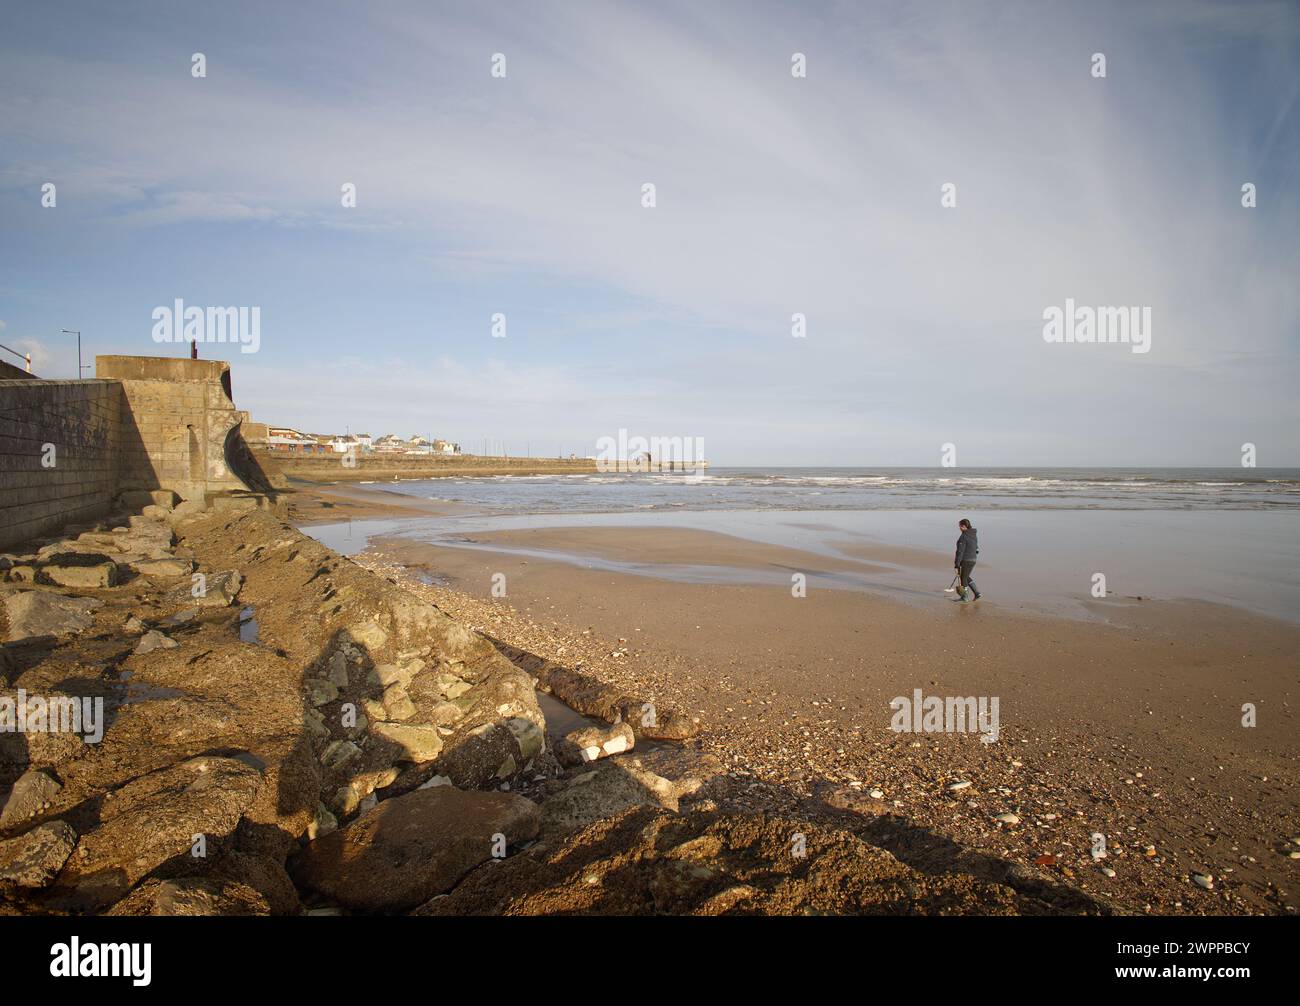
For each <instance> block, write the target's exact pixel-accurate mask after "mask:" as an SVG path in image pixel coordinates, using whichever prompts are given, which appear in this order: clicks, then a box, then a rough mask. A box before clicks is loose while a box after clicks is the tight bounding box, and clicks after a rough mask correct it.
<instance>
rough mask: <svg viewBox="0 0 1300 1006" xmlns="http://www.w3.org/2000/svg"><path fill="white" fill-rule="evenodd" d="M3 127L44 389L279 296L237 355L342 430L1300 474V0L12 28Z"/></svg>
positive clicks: (114, 11) (855, 458)
mask: <svg viewBox="0 0 1300 1006" xmlns="http://www.w3.org/2000/svg"><path fill="white" fill-rule="evenodd" d="M195 52H202V53H203V54H204V55H205V56H206V58H207V76H206V77H205V78H202V79H196V78H194V77H192V76H191V73H190V66H191V62H190V57H191V54H192V53H195ZM498 52H499V53H503V54H504V55H505V57H506V67H507V70H506V77H505V78H504V79H498V78H494V77H492V75H491V73H490V69H491V59H492V55H493V54H494V53H498ZM794 52H802V53H804V54H805V55H806V58H807V68H808V69H807V77H806V78H803V79H796V78H794V77H792V76H791V74H790V60H791V54H792V53H794ZM1095 52H1101V53H1104V54H1105V56H1106V70H1107V75H1106V77H1105V78H1104V79H1097V78H1094V77H1093V76H1092V75H1091V72H1090V70H1091V65H1092V64H1091V58H1092V54H1093V53H1095ZM0 95H2V96H3V97H2V98H0V323H2V325H3V327H0V343H4V344H5V345H8V346H12V347H15V348H20V349H24V350H28V349H29V350H31V351H32V352H33V355H34V359H35V360H36V363H37V368H36V369H37V371H38V372H39V373H40V374H41V375H42V376H47V377H71V376H74V374H75V371H76V346H75V339H73V338H71V337H69V336H64V335H60V334H58V333H59V330H60V329H62V328H72V329H77V328H79V329H81V330H82V332H83V338H84V341H85V346H86V352H87V355H88V356H89V355H93V354H94V353H132V354H148V355H152V354H156V353H159V352H184V351H185V350H184V349H183V347H179V346H159V345H157V344H155V343H154V342H153V341H152V339H151V337H150V332H151V329H152V318H151V312H152V311H153V309H154V308H155V307H157V306H159V305H169V304H171V303H172V301H173V300H175V299H176V298H178V297H179V298H183V299H184V300H185V302H186V303H187V304H193V305H205V306H214V305H220V306H224V305H234V306H258V307H260V309H261V315H262V331H261V348H260V351H259V352H257V353H250V354H240V353H238V352H232V351H231V347H215V346H203V347H201V352H202V353H203V355H215V356H223V357H224V358H227V359H230V360H231V362H232V366H233V384H234V391H235V398H236V402H237V404H238V405H239V406H240V407H241V408H245V409H248V410H250V411H251V412H252V414H253V416H254V418H256V419H258V420H263V421H268V422H272V423H277V424H280V423H283V424H288V425H295V426H299V427H301V428H306V429H310V430H313V431H320V432H332V431H335V430H341V429H343V428H344V427H345V426H348V427H350V428H351V429H352V430H353V431H358V430H366V431H369V432H371V433H372V434H376V435H378V434H380V433H384V432H389V431H395V432H398V433H402V434H410V433H413V432H420V433H423V434H425V435H431V436H441V437H446V438H449V439H454V440H459V441H461V442H462V443H463V445H464V446H465V447H466V448H467V449H473V450H477V449H479V448H480V447H481V445H482V443H483V439H484V438H488V439H489V440H490V441H492V442H493V443H494V444H495V445H496V446H498V447H500V446H502V445H504V447H505V448H507V449H508V450H509V451H510V452H511V453H523V452H524V450H525V446H526V445H528V447H529V448H530V449H531V451H532V452H533V453H534V454H538V453H555V452H557V451H559V450H561V449H562V450H564V451H565V452H566V453H567V452H569V451H576V452H577V453H579V454H589V453H594V451H595V444H596V441H597V439H598V438H599V437H602V436H616V435H617V432H618V430H619V428H626V429H628V430H629V431H630V432H631V433H632V434H633V435H636V434H641V435H644V436H664V437H668V436H683V437H685V436H692V437H697V438H703V439H704V442H705V446H706V453H707V454H708V456H709V457H710V459H711V460H712V461H713V462H714V463H715V464H744V465H754V464H815V465H827V464H842V465H853V464H862V465H935V464H938V463H939V456H940V450H941V446H942V445H943V444H944V443H948V442H951V443H954V444H956V448H957V460H958V463H959V465H970V466H975V465H1050V466H1056V465H1075V464H1077V465H1093V464H1096V465H1107V464H1109V465H1124V464H1132V465H1161V464H1165V465H1193V464H1202V465H1235V464H1237V463H1238V459H1239V456H1240V448H1241V444H1242V443H1243V442H1247V441H1249V442H1252V443H1255V444H1256V445H1257V449H1258V457H1259V463H1260V464H1261V465H1263V466H1290V465H1300V436H1297V434H1296V430H1297V429H1300V404H1297V403H1300V395H1298V394H1297V393H1296V387H1297V380H1298V379H1300V104H1298V102H1297V98H1298V97H1300V5H1297V4H1295V3H1292V2H1260V3H1225V4H1215V3H1208V2H1203V0H1187V2H1178V3H1168V4H1162V3H1144V4H1128V3H1122V4H1091V3H1090V4H1052V3H1024V4H1015V3H1002V4H989V5H985V4H980V3H971V2H961V3H953V4H938V3H917V4H902V3H870V4H868V3H857V4H850V3H844V4H839V3H821V4H818V3H799V4H795V3H790V4H762V3H750V4H740V3H721V2H720V3H709V4H699V3H680V4H678V3H655V4H648V3H646V4H630V3H613V2H610V3H594V2H593V3H536V2H530V3H519V4H515V3H421V4H402V3H383V4H355V5H345V4H331V3H313V4H310V5H307V4H289V3H285V4H274V5H270V4H245V3H237V2H236V3H223V4H220V5H214V4H204V5H200V4H186V3H93V4H92V3H82V4H72V3H58V2H53V3H44V4H40V5H23V6H21V7H19V6H17V5H15V6H13V7H11V8H10V9H8V10H6V13H5V31H4V32H3V33H2V34H0ZM46 182H53V183H55V184H56V185H57V198H58V202H57V206H56V207H54V208H44V207H42V206H41V186H42V184H44V183H46ZM344 182H353V183H355V184H356V186H357V192H358V194H357V206H356V208H353V209H345V208H343V207H342V206H341V205H340V186H341V185H342V184H343V183H344ZM645 182H653V183H654V185H655V186H656V190H657V192H656V194H657V205H656V207H655V208H654V209H645V208H643V207H642V205H641V186H642V184H643V183H645ZM945 182H952V183H954V184H955V185H956V186H957V206H956V207H955V208H952V209H946V208H944V207H942V206H941V205H940V187H941V186H942V185H943V184H944V183H945ZM1244 182H1253V183H1254V184H1255V185H1256V186H1257V189H1258V203H1259V205H1258V207H1257V208H1255V209H1244V208H1243V207H1242V206H1241V201H1240V200H1241V185H1242V184H1243V183H1244ZM1066 298H1073V299H1074V300H1075V301H1076V302H1078V303H1080V304H1090V305H1117V306H1121V305H1122V306H1127V305H1134V306H1138V305H1145V306H1150V307H1151V309H1152V317H1153V333H1152V346H1151V351H1150V353H1148V354H1144V355H1139V354H1134V353H1131V352H1130V351H1129V347H1127V346H1122V345H1054V344H1048V343H1046V342H1045V341H1044V340H1043V338H1042V327H1043V320H1042V318H1043V311H1044V309H1045V308H1047V307H1049V306H1053V305H1056V306H1060V305H1063V304H1064V302H1065V299H1066ZM497 312H501V313H504V314H505V315H506V318H507V326H508V328H507V337H506V338H505V339H493V338H492V337H491V330H490V318H491V316H492V315H493V314H494V313H497ZM796 312H798V313H802V314H804V315H806V317H807V324H808V334H807V337H806V338H804V339H795V338H792V337H791V331H790V330H791V316H792V315H793V314H794V313H796ZM219 349H223V350H224V352H217V351H216V350H219Z"/></svg>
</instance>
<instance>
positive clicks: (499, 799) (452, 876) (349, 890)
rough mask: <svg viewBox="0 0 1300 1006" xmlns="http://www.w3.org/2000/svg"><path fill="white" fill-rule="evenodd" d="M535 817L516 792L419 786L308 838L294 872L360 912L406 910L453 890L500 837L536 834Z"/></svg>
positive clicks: (512, 839)
mask: <svg viewBox="0 0 1300 1006" xmlns="http://www.w3.org/2000/svg"><path fill="white" fill-rule="evenodd" d="M538 823H539V814H538V809H537V805H536V804H534V803H532V802H531V801H529V800H525V799H524V798H523V797H520V796H516V795H515V794H513V793H479V792H465V791H463V790H458V789H454V788H452V787H450V786H438V787H435V788H432V789H422V790H416V791H414V792H412V793H407V794H406V795H405V796H400V797H396V798H394V799H392V800H385V801H383V802H382V803H380V804H379V806H377V807H376V808H375V809H374V810H371V811H370V812H368V813H366V814H363V815H362V816H361V817H359V818H357V820H356V821H354V822H353V823H352V824H350V825H348V826H347V827H346V828H343V829H342V830H340V831H336V832H334V833H333V834H330V835H326V836H324V837H323V838H318V839H316V841H314V842H312V843H310V844H309V845H308V846H307V847H306V848H305V849H304V850H303V852H302V855H301V856H300V857H299V858H298V861H297V862H296V863H295V864H294V869H293V874H294V877H295V879H296V880H297V881H298V883H299V885H300V886H305V887H308V888H310V889H312V890H314V891H319V892H320V893H322V894H324V895H326V896H328V897H330V898H333V899H334V900H336V901H338V902H340V903H341V904H344V905H346V906H348V907H349V908H353V909H356V910H358V911H368V912H401V911H406V910H408V909H411V908H414V907H415V906H416V905H419V904H422V903H423V902H425V901H427V900H428V899H429V898H432V897H433V896H434V895H436V894H441V893H443V892H445V891H448V890H450V889H451V888H452V887H453V886H454V885H455V884H456V882H457V881H458V880H460V878H461V877H463V876H464V875H465V874H466V873H468V872H469V871H470V870H472V869H473V868H474V867H475V866H477V865H478V864H480V863H482V862H484V861H486V860H488V859H490V858H492V857H493V853H494V851H500V849H501V846H502V840H503V839H504V843H505V844H508V845H516V844H518V843H520V842H523V841H527V840H528V839H531V838H533V837H534V836H535V835H536V834H537V829H538Z"/></svg>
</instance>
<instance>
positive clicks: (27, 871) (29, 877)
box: [0, 821, 77, 890]
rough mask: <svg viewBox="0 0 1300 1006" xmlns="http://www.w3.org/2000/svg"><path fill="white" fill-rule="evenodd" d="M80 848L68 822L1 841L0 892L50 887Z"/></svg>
mask: <svg viewBox="0 0 1300 1006" xmlns="http://www.w3.org/2000/svg"><path fill="white" fill-rule="evenodd" d="M76 844H77V833H76V832H75V831H74V830H73V829H72V826H71V825H70V824H68V823H67V822H66V821H48V822H46V823H45V824H42V825H40V826H38V827H36V828H33V829H32V830H31V831H28V832H25V833H24V834H22V835H19V836H18V837H17V838H11V839H7V840H5V841H0V888H4V887H19V888H26V889H29V890H30V889H36V888H41V887H47V886H48V885H49V884H50V882H51V881H53V880H54V878H55V877H56V876H58V873H59V870H61V869H62V868H63V864H64V863H66V862H67V861H68V857H69V856H70V855H72V849H73V847H74V846H75V845H76Z"/></svg>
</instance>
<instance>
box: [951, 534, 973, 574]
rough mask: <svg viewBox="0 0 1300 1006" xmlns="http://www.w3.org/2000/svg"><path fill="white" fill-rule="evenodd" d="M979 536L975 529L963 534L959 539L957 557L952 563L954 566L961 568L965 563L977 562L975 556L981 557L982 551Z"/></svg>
mask: <svg viewBox="0 0 1300 1006" xmlns="http://www.w3.org/2000/svg"><path fill="white" fill-rule="evenodd" d="M977 534H978V532H977V531H976V530H975V528H970V529H969V530H966V531H963V532H962V533H961V537H960V538H958V539H957V556H956V558H954V559H953V561H952V564H953V565H954V566H960V565H961V564H962V563H963V562H974V561H975V556H977V555H979V551H980V546H979V539H978V538H977Z"/></svg>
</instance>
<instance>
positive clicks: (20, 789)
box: [0, 769, 63, 828]
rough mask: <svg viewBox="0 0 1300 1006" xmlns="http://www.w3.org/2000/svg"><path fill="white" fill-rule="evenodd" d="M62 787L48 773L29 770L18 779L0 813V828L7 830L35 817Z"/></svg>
mask: <svg viewBox="0 0 1300 1006" xmlns="http://www.w3.org/2000/svg"><path fill="white" fill-rule="evenodd" d="M62 789H63V787H62V786H61V785H59V782H58V780H56V779H55V778H54V777H53V776H52V775H50V774H49V773H48V772H43V771H41V770H40V769H29V770H28V771H26V772H24V773H23V774H22V775H21V776H19V777H18V780H17V782H15V783H14V785H13V789H12V790H11V791H10V793H9V799H8V800H6V801H5V805H4V810H3V811H0V828H8V827H11V826H13V825H16V824H20V823H21V822H23V821H26V820H27V819H28V818H31V817H35V816H36V815H37V814H39V813H40V812H41V811H42V810H43V809H45V807H46V806H47V805H48V804H49V803H50V802H51V801H53V799H54V798H55V797H56V796H58V795H59V792H60V790H62Z"/></svg>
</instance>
